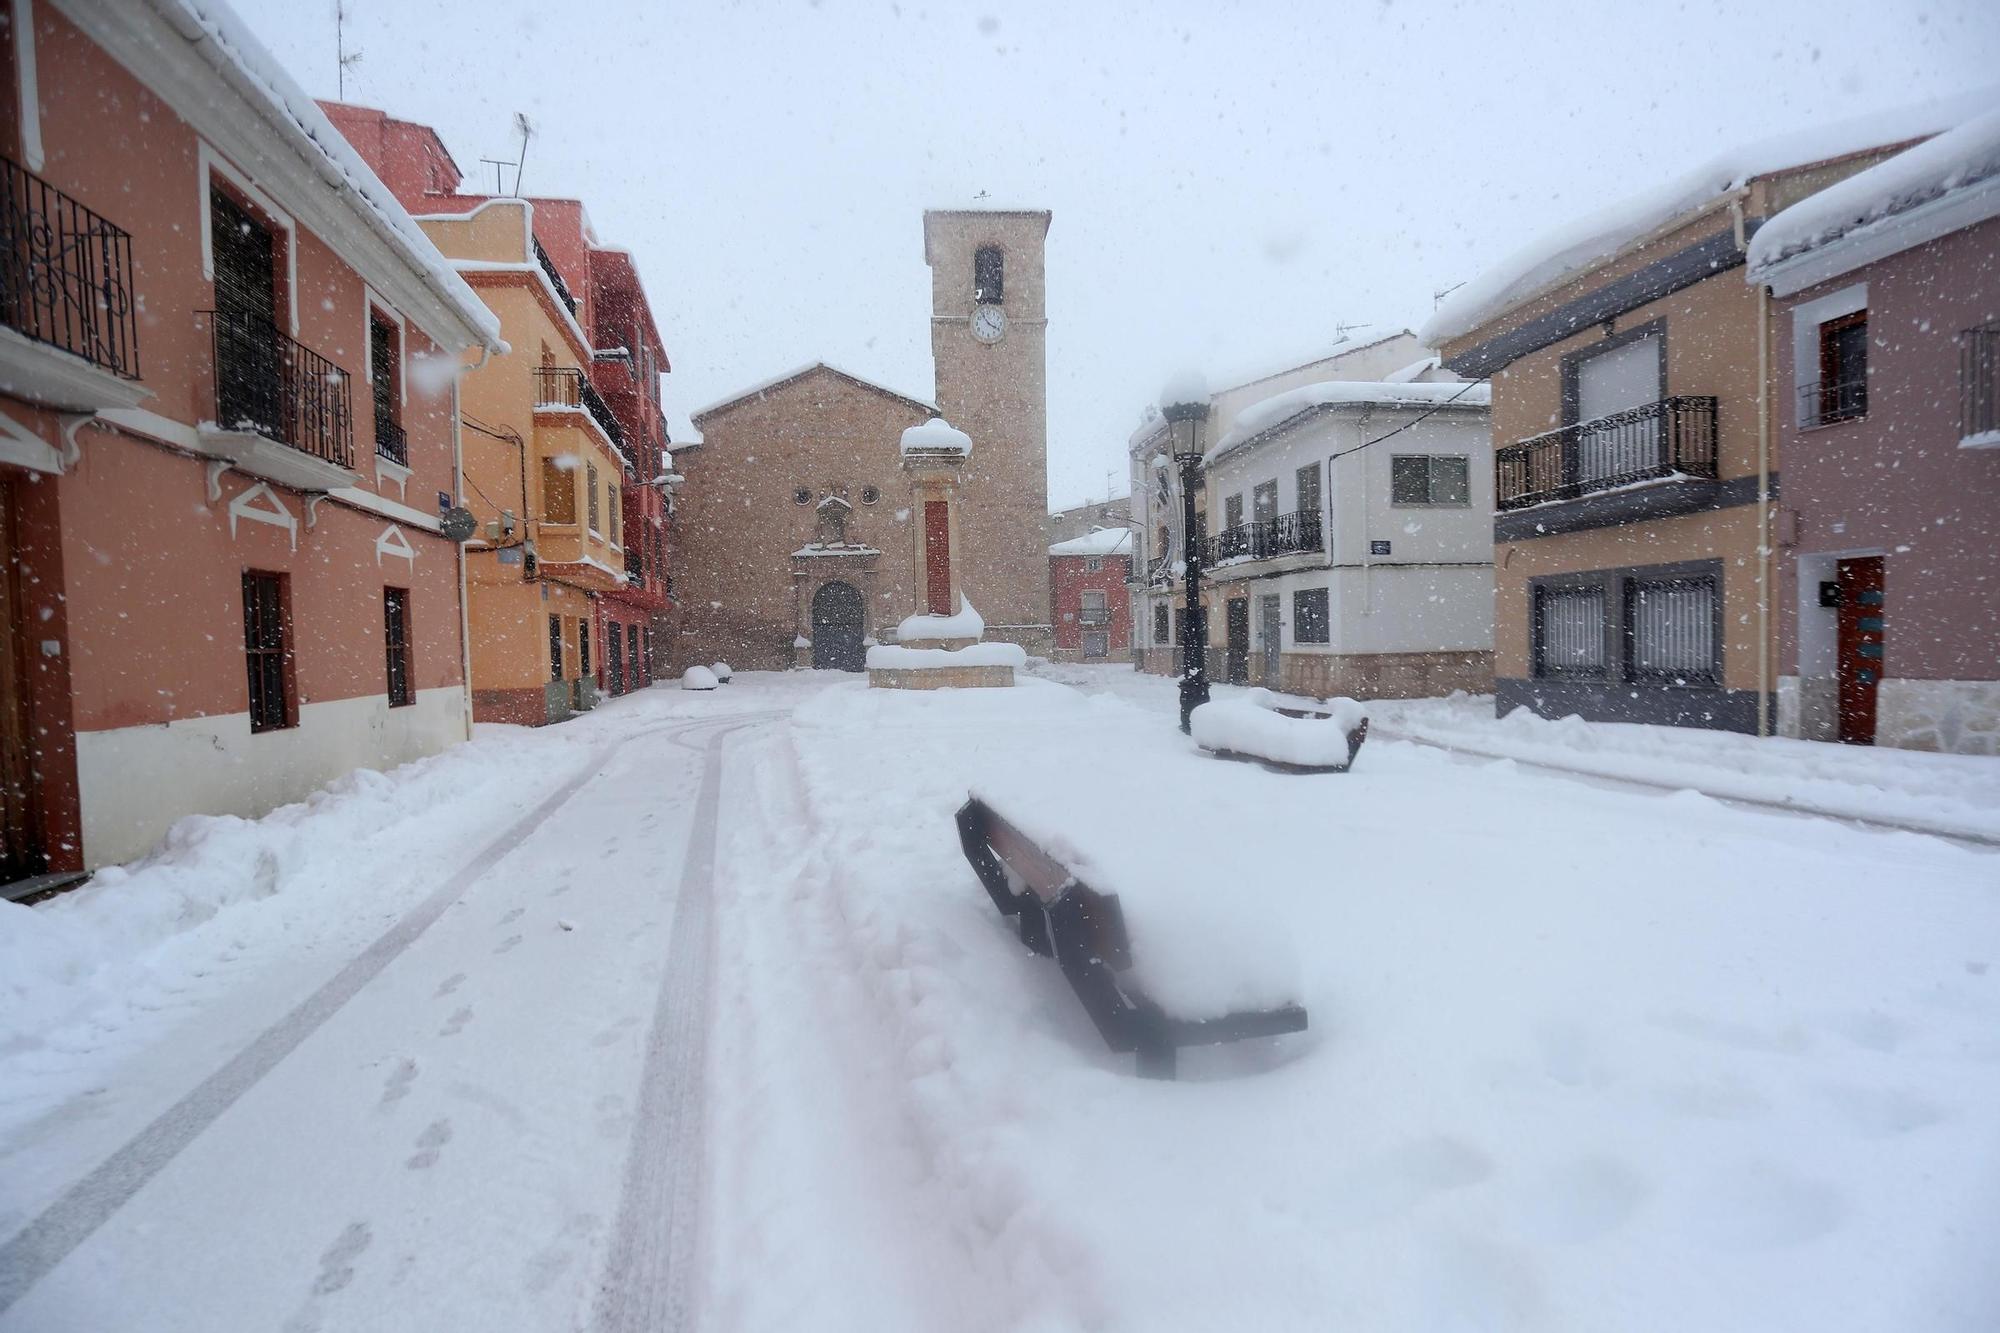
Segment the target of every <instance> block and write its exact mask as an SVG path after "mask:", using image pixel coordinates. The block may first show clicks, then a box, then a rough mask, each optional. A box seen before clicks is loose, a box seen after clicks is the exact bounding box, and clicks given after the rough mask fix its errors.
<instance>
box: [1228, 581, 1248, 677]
mask: <svg viewBox="0 0 2000 1333" xmlns="http://www.w3.org/2000/svg"><path fill="white" fill-rule="evenodd" d="M1227 615H1228V619H1227V621H1226V622H1225V624H1224V629H1223V632H1224V634H1225V635H1226V647H1227V655H1226V656H1225V658H1224V668H1225V670H1226V671H1227V672H1228V674H1227V675H1226V676H1225V677H1224V679H1225V680H1227V681H1228V682H1229V683H1230V684H1231V685H1248V684H1249V683H1250V599H1249V598H1248V597H1232V598H1231V599H1230V600H1229V607H1228V612H1227Z"/></svg>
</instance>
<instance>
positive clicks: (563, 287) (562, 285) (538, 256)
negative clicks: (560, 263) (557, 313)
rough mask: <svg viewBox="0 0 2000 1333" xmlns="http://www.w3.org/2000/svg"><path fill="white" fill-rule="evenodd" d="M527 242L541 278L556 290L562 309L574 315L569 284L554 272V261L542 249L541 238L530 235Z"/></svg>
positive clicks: (572, 298)
mask: <svg viewBox="0 0 2000 1333" xmlns="http://www.w3.org/2000/svg"><path fill="white" fill-rule="evenodd" d="M528 240H529V241H530V242H531V243H532V244H533V245H534V247H535V262H536V263H537V264H540V265H541V266H542V276H543V277H545V278H547V279H548V280H549V286H551V287H553V288H555V289H556V295H557V296H558V297H559V298H561V300H562V303H563V309H565V310H567V311H569V312H570V314H572V315H574V314H575V313H576V298H575V297H574V296H572V295H570V291H569V284H568V283H566V282H564V281H563V278H562V274H560V273H558V272H557V271H556V266H555V261H554V260H552V259H550V258H549V252H548V251H547V250H544V249H542V238H541V237H539V236H536V235H534V234H532V233H530V234H529V237H528Z"/></svg>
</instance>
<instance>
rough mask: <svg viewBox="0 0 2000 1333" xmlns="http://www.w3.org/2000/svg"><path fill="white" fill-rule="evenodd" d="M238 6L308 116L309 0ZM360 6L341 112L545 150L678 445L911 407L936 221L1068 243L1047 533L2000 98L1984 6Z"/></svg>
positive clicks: (1056, 335) (503, 2) (315, 12)
mask: <svg viewBox="0 0 2000 1333" xmlns="http://www.w3.org/2000/svg"><path fill="white" fill-rule="evenodd" d="M234 3H235V4H236V6H237V8H238V9H239V11H240V12H242V13H243V14H244V15H245V17H246V18H247V19H248V20H249V21H250V23H251V24H252V25H253V26H254V27H255V29H256V30H257V32H258V34H259V36H261V37H262V38H263V40H264V41H265V43H266V44H267V45H269V46H270V47H271V48H272V49H273V50H274V51H275V52H276V53H277V55H278V56H279V58H280V59H281V60H283V61H284V62H285V63H286V65H287V66H288V67H289V68H290V69H291V70H292V72H293V74H294V75H295V76H296V77H297V78H298V79H299V80H300V82H302V83H303V84H305V86H306V88H307V89H308V90H309V91H311V92H312V93H314V94H315V95H317V96H328V97H330V96H332V95H333V93H334V75H335V44H334V21H333V9H334V6H333V0H234ZM347 7H348V12H349V21H348V30H349V46H350V48H359V50H360V51H361V52H362V59H361V61H360V62H359V63H358V64H356V65H355V66H354V67H353V68H352V69H350V71H349V74H348V84H347V97H348V100H350V101H356V102H362V103H366V104H368V105H372V106H379V107H383V108H385V109H387V110H388V111H390V112H392V113H393V114H395V115H398V116H401V117H404V118H406V119H410V120H416V121H422V122H425V123H429V124H432V125H435V126H437V128H438V130H439V132H440V133H441V134H442V135H443V136H444V139H445V142H446V144H447V145H448V146H449V147H450V148H451V150H452V153H453V155H454V156H455V157H456V158H457V159H458V161H459V164H460V166H461V167H463V168H465V169H466V171H467V172H468V174H471V173H474V172H477V171H480V170H482V169H481V168H480V167H479V164H478V159H479V158H481V157H501V158H511V157H513V156H514V155H515V149H516V140H515V138H514V135H513V131H512V119H513V113H514V112H516V111H525V112H526V113H527V114H528V115H529V117H530V118H532V119H533V120H534V121H535V123H536V124H537V126H538V128H539V131H540V132H539V135H538V137H537V138H536V140H535V141H534V143H533V146H532V147H531V148H530V150H529V157H528V161H527V165H526V179H525V181H524V183H523V188H524V190H525V191H526V192H528V193H533V194H549V195H575V196H577V197H580V198H582V199H583V200H584V201H585V202H586V204H587V206H588V207H589V210H590V213H591V216H592V218H593V220H594V221H595V222H596V224H597V227H598V230H599V232H600V233H601V234H602V235H603V236H604V237H605V238H606V239H607V240H610V241H613V242H615V243H618V244H621V245H626V246H629V247H630V248H631V249H632V250H633V251H634V252H635V254H636V255H637V258H638V263H639V268H640V271H641V273H642V274H643V275H644V277H645V280H646V286H647V290H648V291H649V292H650V294H651V296H652V299H653V305H654V308H655V310H656V312H657V314H658V316H659V320H660V325H661V328H662V330H663V331H664V332H665V334H666V337H667V342H668V349H669V353H670V355H671V357H672V359H673V366H674V373H673V374H672V375H671V376H670V377H669V378H668V380H667V390H668V404H669V411H670V413H671V415H672V417H673V419H674V422H675V426H676V429H677V431H684V430H685V427H686V421H687V417H688V415H689V413H690V412H691V411H693V410H695V409H698V408H700V407H702V406H704V405H706V404H707V403H709V402H711V401H714V400H716V399H719V398H723V397H726V396H728V395H729V394H730V393H731V392H733V391H734V390H735V389H737V388H738V387H741V386H743V385H747V384H749V383H752V382H754V381H757V380H760V379H763V378H765V377H766V376H768V375H770V374H772V373H774V372H777V371H780V370H783V369H786V368H788V367H791V366H795V365H800V364H804V363H806V362H810V361H815V360H827V361H831V362H833V363H835V364H837V365H840V366H842V367H844V368H846V369H849V370H852V371H854V372H855V373H857V374H861V375H865V376H867V377H869V378H871V379H876V380H879V381H881V382H883V383H885V384H887V385H889V386H891V387H893V388H898V389H901V390H904V391H905V392H909V393H913V394H915V395H916V396H918V397H923V398H928V397H930V394H931V362H930V341H929V324H928V317H929V282H928V278H929V275H928V273H927V272H926V270H925V268H924V263H923V235H922V225H921V217H920V215H921V213H922V210H923V209H924V208H925V207H927V206H931V207H934V206H955V205H962V204H967V203H970V202H972V201H973V199H974V197H975V196H976V195H978V194H979V193H980V192H981V191H984V192H986V194H987V196H988V198H987V200H986V201H985V202H989V203H996V204H1006V205H1013V206H1032V207H1045V208H1049V209H1052V210H1054V213H1055V221H1054V224H1053V226H1052V227H1051V230H1050V233H1049V286H1050V294H1049V318H1050V329H1049V499H1050V503H1051V504H1052V505H1060V504H1063V503H1068V502H1074V501H1076V500H1080V499H1082V498H1085V497H1086V496H1096V495H1101V494H1103V492H1104V488H1105V476H1106V473H1107V472H1111V473H1115V474H1116V484H1117V486H1118V488H1119V489H1121V490H1122V489H1123V485H1124V481H1123V477H1124V454H1123V450H1124V441H1125V438H1126V436H1127V435H1128V434H1129V433H1130V431H1131V429H1132V427H1133V426H1134V424H1136V422H1137V420H1138V416H1139V412H1140V409H1141V408H1142V406H1143V405H1144V404H1145V403H1146V402H1147V401H1148V400H1150V399H1151V398H1152V397H1154V396H1155V394H1156V393H1157V391H1158V389H1159V387H1160V385H1161V383H1162V381H1163V380H1164V379H1165V378H1166V377H1167V375H1168V374H1169V373H1171V372H1172V371H1174V370H1176V369H1178V368H1180V367H1181V366H1182V365H1185V364H1187V363H1189V362H1190V361H1191V360H1192V361H1194V362H1196V363H1199V364H1200V365H1201V366H1202V367H1203V368H1204V369H1205V370H1206V371H1207V372H1208V374H1209V376H1210V380H1211V382H1212V383H1217V384H1220V383H1223V382H1227V381H1228V380H1229V379H1231V378H1232V377H1233V378H1244V377H1247V376H1248V375H1249V374H1253V373H1259V372H1261V371H1263V370H1266V369H1274V368H1277V367H1279V366H1283V365H1289V364H1295V363H1297V362H1300V361H1303V360H1307V359H1310V358H1311V357H1313V356H1316V355H1321V354H1323V353H1324V352H1325V351H1326V350H1327V349H1328V348H1329V347H1330V346H1331V345H1332V344H1333V342H1334V339H1335V329H1336V326H1337V325H1339V324H1341V323H1352V324H1364V325H1367V326H1368V327H1367V328H1366V329H1365V330H1363V331H1361V332H1360V333H1358V334H1356V335H1355V336H1357V337H1367V336H1370V335H1371V334H1374V333H1377V332H1387V331H1390V330H1393V329H1395V328H1399V327H1403V326H1406V325H1407V326H1412V327H1414V326H1415V325H1416V324H1417V323H1419V322H1420V321H1421V320H1422V318H1423V317H1424V315H1425V314H1426V313H1427V312H1428V311H1429V310H1430V308H1431V304H1432V293H1433V292H1434V291H1435V290H1436V289H1438V288H1441V287H1445V286H1448V285H1450V284H1452V283H1456V282H1459V281H1461V280H1463V279H1465V278H1468V277H1470V276H1472V275H1473V274H1475V273H1476V272H1478V271H1479V269H1480V268H1481V266H1482V265H1484V264H1487V263H1489V262H1491V261H1493V260H1495V259H1498V258H1502V257H1504V256H1505V255H1506V254H1508V253H1509V252H1511V251H1512V250H1514V249H1516V248H1518V247H1519V246H1521V245H1522V244H1524V243H1526V242H1528V241H1530V240H1532V239H1533V237H1534V236H1535V234H1536V233H1537V232H1538V231H1539V230H1540V229H1541V228H1543V227H1545V226H1547V225H1549V224H1550V223H1552V222H1556V221H1560V220H1561V219H1563V218H1565V217H1567V216H1570V215H1572V214H1574V213H1575V212H1578V211H1580V210H1583V209H1588V208H1592V207H1594V206H1595V205H1596V204H1597V203H1598V202H1600V201H1601V200H1603V199H1605V198H1606V197H1616V196H1619V195H1623V194H1629V193H1632V192H1635V191H1637V190H1639V189H1642V188H1644V187H1645V186H1647V185H1649V184H1652V183H1655V182H1656V181H1657V180H1658V179H1659V178H1660V177H1662V176H1663V175H1665V174H1667V173H1671V172H1674V171H1677V170H1680V169H1683V168H1686V167H1689V166H1692V165H1694V164H1695V163H1696V162H1698V161H1699V160H1700V159H1701V158H1703V157H1705V156H1707V155H1708V154H1710V153H1712V152H1714V151H1716V150H1718V149H1720V148H1723V147H1726V146H1728V145H1729V144H1732V143H1736V142H1740V141H1743V140H1746V139H1754V138H1760V137H1763V136H1764V135H1766V134H1769V133H1774V132H1779V131H1784V130H1790V129H1794V128H1798V127H1801V126H1805V125H1810V124H1813V123H1815V122H1817V121H1820V120H1823V119H1827V118H1833V117H1845V116H1849V115H1853V114H1856V113H1865V112H1867V111H1869V110H1871V109H1875V108H1880V107H1885V106H1893V105H1898V104H1901V103H1904V102H1909V101H1919V100H1927V99H1929V98H1930V97H1933V96H1941V95H1946V94H1950V93H1958V92H1965V91H1969V90H1972V89H1976V88H1979V87H1981V86H1983V85H1988V84H1991V83H1992V82H1993V81H1994V79H1995V74H1994V71H1996V70H2000V3H1996V0H1937V2H1936V3H1919V2H1918V0H1857V2H1846V0H1761V2H1760V3H1756V4H1745V5H1740V6H1732V5H1715V4H1705V3H1698V2H1696V0H1687V2H1685V3H1679V4H1665V3H1658V2H1657V0H1642V2H1638V3H1603V4H1598V5H1569V4H1543V3H1522V2H1517V3H1506V2H1505V0H1502V2H1501V3H1491V2H1490V0H1483V2H1481V0H1472V2H1468V3H1464V4H1423V3H1409V2H1407V0H1403V2H1399V3H1384V2H1382V0H1365V2H1357V3H1339V2H1329V3H1320V4H1311V3H1305V4H1293V3H1261V4H1249V5H1232V4H1227V3H1220V2H1219V0H1206V2H1204V3H1179V2H1178V0H1155V3H1151V4H1131V5H1126V4H1100V3H1093V2H1092V0H1060V2H1059V3H1053V4H1039V3H1037V4H1012V3H999V2H998V0H995V2H994V3H982V4H967V5H959V4H949V3H944V4H939V3H931V4H925V3H918V2H915V0H901V2H900V3H889V2H888V0H867V2H865V3H841V2H840V0H823V2H819V3H815V2H813V0H786V2H785V3H755V4H731V5H721V4H693V5H691V4H682V3H673V4H660V3H644V2H643V0H605V2H603V3H598V2H597V0H478V3H476V4H475V3H469V2H467V0H347ZM1586 15H1588V16H1591V17H1589V18H1588V19H1586V17H1585V16H1586ZM485 170H487V171H490V168H486V169H485ZM511 174H512V173H511V172H510V173H509V178H510V180H511ZM490 179H491V178H490V176H488V177H486V180H487V181H488V184H487V185H485V186H481V187H480V188H490ZM475 183H476V178H475Z"/></svg>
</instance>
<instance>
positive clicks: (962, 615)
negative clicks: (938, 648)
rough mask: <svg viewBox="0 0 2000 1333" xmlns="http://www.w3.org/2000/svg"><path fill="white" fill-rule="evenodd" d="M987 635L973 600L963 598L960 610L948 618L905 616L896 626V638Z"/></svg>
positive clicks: (973, 636)
mask: <svg viewBox="0 0 2000 1333" xmlns="http://www.w3.org/2000/svg"><path fill="white" fill-rule="evenodd" d="M984 633H986V621H985V620H983V619H982V618H981V617H980V614H979V612H977V611H975V610H973V607H972V599H971V598H970V597H964V596H961V597H960V598H959V599H958V610H957V612H956V613H954V614H952V615H948V616H905V617H903V623H902V624H900V625H898V626H896V637H897V638H898V639H901V640H903V641H905V642H908V641H909V640H911V639H976V638H978V637H979V636H980V635H982V634H984Z"/></svg>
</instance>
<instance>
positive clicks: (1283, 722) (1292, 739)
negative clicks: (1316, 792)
mask: <svg viewBox="0 0 2000 1333" xmlns="http://www.w3.org/2000/svg"><path fill="white" fill-rule="evenodd" d="M1280 708H1291V709H1296V710H1299V711H1311V712H1312V713H1315V714H1322V713H1323V714H1325V716H1324V717H1318V716H1314V717H1287V716H1285V715H1284V714H1283V713H1280V712H1278V711H1277V710H1278V709H1280ZM1367 720H1368V713H1367V710H1366V709H1364V708H1362V706H1361V705H1360V704H1358V703H1356V702H1354V700H1352V699H1328V700H1325V701H1324V702H1322V701H1320V700H1317V699H1300V698H1294V697H1293V696H1290V695H1284V694H1276V693H1273V692H1272V691H1270V690H1251V691H1250V692H1249V693H1247V694H1246V695H1244V696H1243V697H1242V698H1239V699H1215V700H1211V701H1210V702H1208V703H1205V704H1203V705H1202V706H1201V707H1199V708H1197V709H1195V710H1194V716H1193V717H1192V718H1190V719H1189V723H1188V725H1189V730H1190V732H1191V733H1192V734H1193V736H1194V743H1195V744H1196V745H1199V746H1200V747H1201V748H1202V749H1204V750H1217V751H1221V750H1227V751H1231V752H1233V753H1236V754H1247V755H1252V756H1255V757H1256V758H1258V759H1269V760H1271V761H1273V762H1275V763H1280V764H1297V765H1299V766H1300V767H1302V768H1334V767H1340V766H1344V765H1345V764H1346V763H1347V762H1348V760H1349V757H1350V756H1349V753H1348V740H1347V738H1348V734H1349V733H1350V732H1352V731H1353V730H1354V729H1355V728H1356V727H1358V726H1360V725H1361V724H1362V723H1363V722H1366V721H1367Z"/></svg>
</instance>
